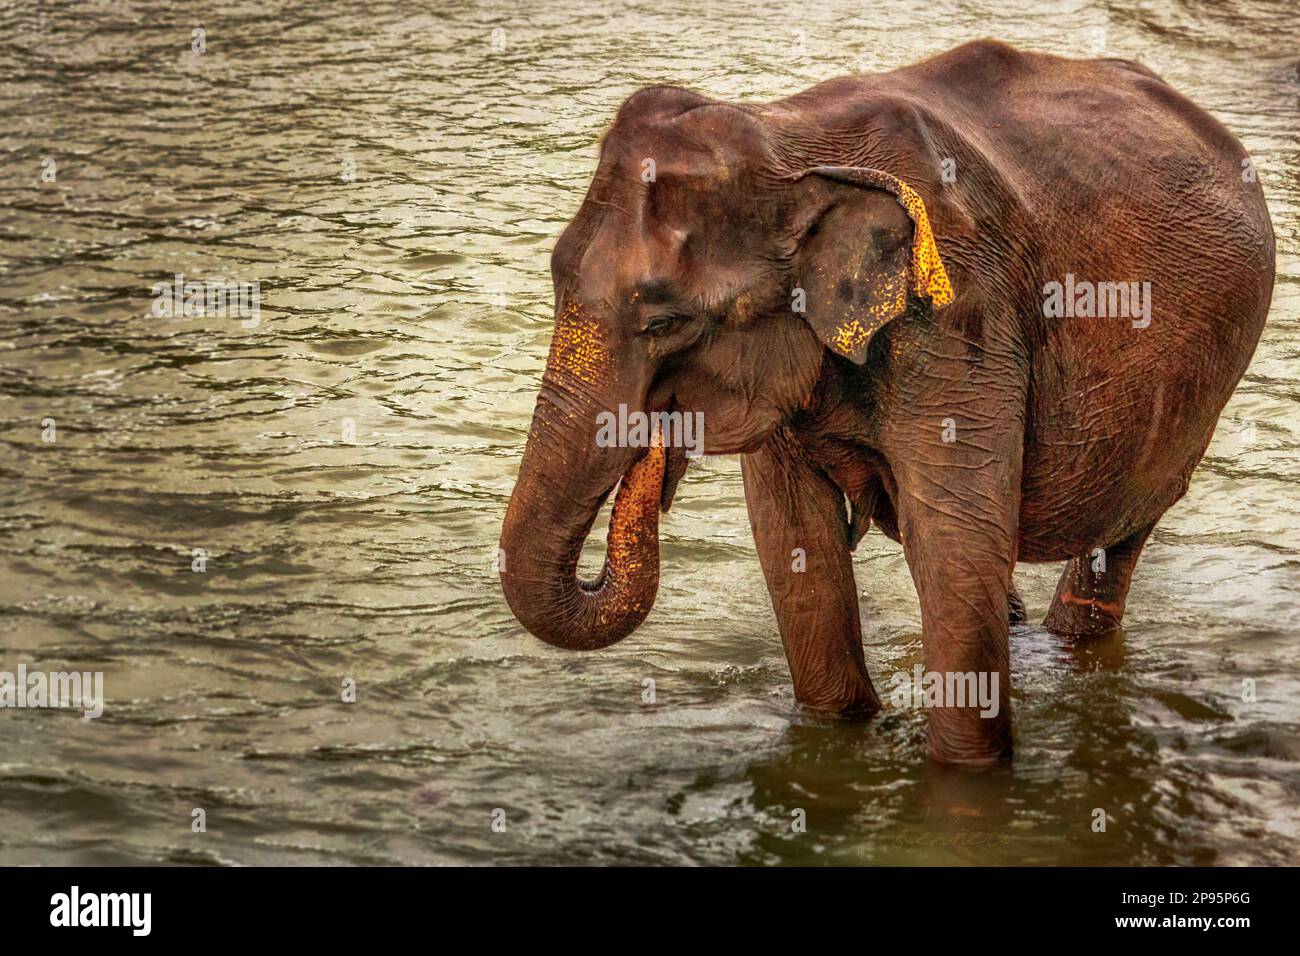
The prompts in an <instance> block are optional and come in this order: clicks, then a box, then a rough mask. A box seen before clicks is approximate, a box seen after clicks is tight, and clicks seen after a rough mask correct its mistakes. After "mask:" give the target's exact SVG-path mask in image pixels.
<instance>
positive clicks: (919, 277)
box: [863, 169, 953, 309]
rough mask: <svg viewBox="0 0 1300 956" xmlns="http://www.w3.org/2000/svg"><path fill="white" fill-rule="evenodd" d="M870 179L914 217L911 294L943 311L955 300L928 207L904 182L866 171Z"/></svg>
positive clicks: (879, 172) (876, 170) (887, 175)
mask: <svg viewBox="0 0 1300 956" xmlns="http://www.w3.org/2000/svg"><path fill="white" fill-rule="evenodd" d="M863 173H864V174H865V175H866V176H867V178H868V179H870V180H872V181H873V182H875V183H877V184H878V185H880V186H881V187H882V188H884V189H888V190H889V191H890V192H892V193H893V194H894V195H896V196H897V197H898V201H899V202H900V203H902V205H903V208H904V209H906V210H907V214H908V215H909V216H911V217H912V223H913V224H914V226H915V228H914V229H913V230H912V291H913V292H914V293H915V294H916V295H917V296H918V297H921V298H925V297H927V296H928V297H929V299H930V301H931V302H932V303H933V304H934V307H935V308H936V309H941V308H943V307H944V306H945V305H947V304H948V303H949V302H951V301H952V299H953V294H952V283H951V282H950V281H949V280H948V271H947V270H946V269H944V267H943V260H942V259H940V258H939V247H938V246H936V245H935V242H934V232H933V230H932V229H931V228H930V217H929V216H927V215H926V212H925V203H924V202H922V201H921V197H920V196H919V195H917V192H916V190H915V189H913V188H912V187H911V186H909V185H907V183H905V182H903V181H902V180H901V179H898V178H896V177H894V176H891V175H889V174H888V173H885V172H881V171H880V170H878V169H868V170H863Z"/></svg>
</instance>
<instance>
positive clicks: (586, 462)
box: [501, 40, 1274, 765]
mask: <svg viewBox="0 0 1300 956" xmlns="http://www.w3.org/2000/svg"><path fill="white" fill-rule="evenodd" d="M551 273H552V277H553V284H554V293H555V310H556V317H555V331H554V337H553V340H552V343H551V348H550V354H549V358H548V360H547V365H546V370H545V373H544V374H543V376H542V380H541V389H540V392H539V394H538V397H537V404H536V409H535V411H534V414H533V420H532V427H531V430H530V432H529V435H528V440H527V446H526V448H525V450H524V455H523V461H522V464H521V466H520V469H519V476H518V480H517V483H516V485H515V488H514V492H513V494H512V496H511V499H510V504H509V507H508V509H507V512H506V516H505V523H504V527H503V530H502V536H501V547H502V549H503V553H504V554H505V556H506V557H507V559H508V560H507V562H506V564H505V567H504V573H503V574H502V575H501V581H502V584H503V587H504V590H505V596H506V599H507V601H508V602H509V605H510V607H511V609H512V610H513V612H514V614H515V615H516V616H517V617H518V619H519V621H520V622H521V623H522V624H523V625H524V626H525V627H526V628H527V629H528V630H530V631H531V632H532V633H533V634H535V635H536V636H537V637H539V638H541V639H542V640H544V641H546V642H548V643H550V644H554V645H557V646H559V647H565V648H580V649H587V648H599V647H604V646H607V645H609V644H612V643H614V642H615V641H618V640H621V639H622V638H624V637H625V636H627V635H628V634H629V633H630V632H631V631H632V630H634V629H635V628H636V627H637V626H638V625H639V624H640V623H641V622H642V621H643V620H644V619H645V617H646V615H647V614H648V613H649V611H650V607H651V605H652V603H653V601H654V597H655V592H656V589H657V586H658V577H659V555H658V521H659V511H660V510H661V509H662V510H667V508H668V506H669V504H670V503H671V500H672V497H673V493H674V489H675V487H676V485H677V482H678V480H679V479H680V478H681V475H682V473H683V471H684V469H685V466H686V458H685V457H684V456H683V449H682V448H681V447H677V446H674V445H673V442H672V441H671V440H668V441H665V440H664V439H663V438H660V439H657V440H655V441H646V440H638V441H630V440H629V441H624V442H622V443H619V442H610V441H605V442H601V441H598V440H597V435H598V418H599V416H600V415H601V414H602V412H606V413H612V412H614V411H617V412H618V413H619V414H620V415H624V416H626V415H628V414H632V413H641V414H642V415H643V416H644V415H647V414H652V415H658V414H660V413H666V414H668V415H671V414H672V413H675V412H681V413H697V412H698V413H702V416H703V418H702V421H703V423H704V425H705V426H706V427H705V432H704V441H703V450H704V452H705V453H707V454H710V455H723V454H739V455H741V456H742V458H741V462H742V471H743V476H744V485H745V494H746V498H747V502H748V510H749V517H750V522H751V524H752V527H753V533H754V540H755V543H756V545H757V549H758V555H759V560H760V562H761V564H762V568H763V573H764V576H765V578H766V582H767V586H768V589H769V591H770V593H771V598H772V604H773V607H774V609H775V612H776V618H777V623H778V625H779V628H780V633H781V640H782V643H783V646H784V649H785V654H786V657H787V660H788V662H789V667H790V674H791V677H792V678H793V683H794V696H795V698H796V700H797V701H798V702H799V703H801V704H802V705H804V706H806V707H808V708H811V709H814V710H817V711H823V712H830V713H834V714H846V715H847V714H870V713H871V712H873V711H875V710H876V709H878V707H879V706H880V702H879V698H878V696H877V693H876V691H875V690H874V689H873V687H872V683H871V679H870V677H869V676H868V674H867V668H866V666H865V662H864V655H863V648H862V635H861V625H860V622H859V615H858V591H857V586H856V584H855V582H854V575H853V566H852V561H851V552H852V551H853V549H854V548H855V546H856V545H857V543H858V541H859V540H860V539H861V537H862V536H863V534H865V533H866V531H867V529H868V526H869V524H870V523H872V522H874V523H875V525H876V526H877V527H878V528H879V529H880V530H881V531H882V532H884V534H886V535H888V536H889V537H890V538H892V539H894V540H895V541H899V542H901V544H902V547H903V552H904V555H905V557H906V560H907V564H908V567H909V568H910V571H911V575H912V579H913V582H914V584H915V586H916V591H917V594H918V597H919V599H920V608H921V626H922V633H923V643H924V657H925V669H926V671H927V672H934V673H938V674H943V675H951V674H959V675H960V674H969V673H972V672H973V673H976V674H989V675H997V676H998V677H999V678H1000V680H999V682H998V685H997V686H998V688H999V690H998V703H999V706H998V707H996V708H992V709H995V710H996V714H994V715H989V714H988V713H987V712H983V714H982V712H981V710H980V708H979V707H978V706H976V705H975V704H974V703H973V702H972V701H969V700H968V701H966V702H965V704H964V705H963V704H962V703H961V702H959V701H954V700H951V699H946V700H944V701H943V702H942V704H941V706H938V707H935V708H934V709H933V710H932V711H931V712H930V713H929V714H928V740H929V750H930V754H931V756H932V757H934V758H935V759H937V760H939V761H941V762H947V763H960V764H975V765H982V764H988V763H993V762H996V761H998V760H1000V759H1004V758H1007V757H1009V756H1010V754H1011V749H1012V741H1011V709H1010V696H1009V693H1010V680H1009V648H1008V628H1009V624H1008V622H1009V618H1011V617H1013V616H1014V615H1015V614H1016V613H1017V612H1019V613H1023V605H1022V604H1020V602H1019V599H1018V597H1017V596H1016V594H1015V591H1014V587H1013V585H1012V570H1013V569H1014V567H1015V565H1016V562H1017V561H1029V562H1046V561H1064V562H1066V567H1065V571H1064V573H1063V574H1062V576H1061V579H1060V583H1059V585H1058V586H1057V589H1056V595H1055V598H1054V599H1053V601H1052V604H1051V607H1050V610H1049V611H1048V614H1047V618H1046V621H1045V624H1046V626H1047V627H1048V628H1049V629H1050V630H1052V631H1054V632H1057V633H1061V634H1069V635H1088V634H1094V633H1098V632H1102V631H1106V630H1109V629H1113V628H1115V627H1116V626H1117V625H1119V623H1120V621H1121V619H1122V617H1123V614H1124V604H1125V599H1126V596H1127V593H1128V589H1129V582H1130V580H1131V578H1132V575H1133V569H1134V566H1135V565H1136V563H1137V560H1138V556H1139V555H1140V553H1141V551H1142V546H1143V543H1144V542H1145V541H1146V539H1147V536H1148V535H1149V534H1150V533H1151V530H1152V527H1153V526H1154V525H1155V523H1156V522H1157V521H1158V520H1159V519H1160V516H1161V515H1162V514H1163V513H1164V512H1165V510H1166V509H1168V508H1169V507H1170V506H1171V505H1172V504H1173V503H1174V502H1176V501H1177V500H1178V499H1179V498H1180V497H1181V496H1182V495H1183V493H1184V492H1185V491H1186V490H1187V485H1188V480H1189V478H1190V476H1191V473H1192V470H1193V469H1194V468H1195V467H1196V464H1197V462H1198V461H1199V460H1200V458H1201V456H1202V455H1203V454H1204V452H1205V449H1206V446H1207V444H1208V443H1209V441H1210V437H1211V435H1212V433H1213V432H1214V428H1215V424H1216V422H1217V420H1218V416H1219V413H1220V411H1221V410H1222V409H1223V407H1224V404H1225V403H1226V401H1227V399H1228V397H1229V395H1230V394H1231V392H1232V390H1233V387H1234V386H1235V384H1236V383H1237V381H1238V379H1240V377H1241V375H1242V373H1243V372H1244V370H1245V369H1246V366H1247V363H1248V362H1249V361H1250V357H1251V354H1252V353H1253V351H1254V349H1255V345H1256V342H1257V340H1258V339H1259V336H1260V333H1261V330H1262V328H1263V325H1264V319H1265V315H1266V314H1267V312H1268V308H1269V301H1270V298H1271V295H1272V287H1273V276H1274V239H1273V230H1272V225H1271V223H1270V220H1269V214H1268V210H1267V208H1266V206H1265V202H1264V197H1263V195H1262V192H1261V188H1260V186H1259V184H1258V182H1257V181H1256V177H1255V175H1254V170H1253V167H1252V166H1251V164H1250V161H1249V159H1248V158H1247V156H1246V153H1245V151H1244V150H1243V148H1242V146H1241V144H1240V143H1239V142H1238V141H1237V139H1236V138H1235V137H1234V136H1233V135H1232V134H1231V133H1230V132H1229V131H1228V130H1227V129H1226V128H1224V126H1223V125H1222V124H1220V123H1219V122H1218V121H1217V120H1215V119H1214V118H1213V117H1212V116H1210V115H1209V114H1208V113H1206V112H1205V111H1203V110H1201V109H1200V108H1198V107H1197V106H1196V105H1194V104H1193V103H1191V102H1190V101H1188V100H1187V99H1185V98H1184V97H1183V96H1181V95H1179V94H1178V93H1177V92H1175V91H1174V90H1173V89H1172V88H1170V87H1169V86H1168V85H1167V84H1166V83H1165V82H1163V81H1162V80H1161V79H1160V78H1159V77H1158V76H1156V75H1155V74H1153V73H1152V72H1151V71H1150V70H1148V69H1146V68H1145V67H1143V66H1141V65H1139V64H1137V63H1133V62H1129V61H1126V60H1119V59H1096V60H1074V59H1064V58H1061V57H1056V56H1049V55H1044V54H1038V53H1027V52H1022V51H1019V50H1016V49H1014V48H1012V47H1010V46H1008V45H1006V44H1004V43H1000V42H995V41H990V40H984V41H979V42H975V43H968V44H965V45H963V46H960V47H957V48H956V49H953V50H950V51H949V52H947V53H944V54H942V55H939V56H936V57H934V58H932V59H928V60H925V61H923V62H920V63H916V64H914V65H911V66H907V67H904V68H902V69H898V70H894V71H892V72H888V73H883V74H879V75H872V76H851V77H843V78H839V79H834V80H830V81H827V82H825V83H821V84H819V85H818V86H815V87H813V88H812V89H810V90H807V91H805V92H803V93H799V94H797V95H795V96H792V97H790V98H788V99H784V100H779V101H777V102H773V103H744V104H734V103H722V102H716V101H713V100H710V99H707V98H705V97H704V96H700V95H697V94H695V93H692V92H688V91H687V90H684V89H680V88H677V87H672V86H656V87H650V88H647V89H643V90H640V91H639V92H637V93H635V94H633V95H632V96H631V97H629V98H628V99H627V100H626V101H625V102H624V103H623V105H622V107H621V108H620V109H619V111H618V115H617V117H616V118H615V120H614V122H613V125H612V127H611V128H610V129H609V131H608V132H607V134H606V135H605V136H604V139H603V141H602V144H601V149H600V157H599V161H598V165H597V168H596V171H595V175H594V178H593V180H592V183H591V186H590V188H589V190H588V192H587V195H586V199H585V200H584V201H583V203H582V205H581V208H579V209H578V212H577V214H576V215H575V216H574V218H573V221H572V222H571V223H569V225H568V227H567V228H566V229H565V230H564V232H563V234H562V235H561V236H560V238H559V240H558V242H557V243H556V246H555V249H554V253H553V255H552V257H551ZM661 420H662V421H663V422H664V423H665V424H669V425H670V424H671V419H670V418H662V419H661ZM671 437H672V436H671V435H669V436H667V438H668V439H671ZM665 445H668V446H669V447H666V448H665V447H664V446H665ZM620 480H621V482H622V484H621V486H620V488H619V493H618V495H617V496H616V500H615V505H614V513H613V517H612V518H611V524H610V532H609V539H608V551H607V557H606V561H605V566H604V569H603V570H602V572H601V573H600V575H599V577H598V578H597V579H596V580H594V581H590V582H588V581H583V580H579V579H578V578H577V575H576V569H577V563H578V557H579V553H580V550H581V548H582V544H583V541H584V539H585V538H586V536H587V534H588V532H589V531H590V529H591V527H592V524H593V522H594V520H595V518H596V515H597V513H598V511H599V510H600V508H601V507H602V505H603V503H604V502H605V501H606V499H607V497H608V496H609V495H610V493H611V492H612V491H613V489H614V487H615V485H617V484H618V483H619V482H620ZM1099 558H1100V560H1099Z"/></svg>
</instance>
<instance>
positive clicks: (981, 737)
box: [927, 710, 1012, 770]
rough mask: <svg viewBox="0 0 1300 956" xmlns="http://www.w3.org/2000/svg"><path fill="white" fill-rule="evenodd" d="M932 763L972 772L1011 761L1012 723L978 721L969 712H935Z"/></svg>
mask: <svg viewBox="0 0 1300 956" xmlns="http://www.w3.org/2000/svg"><path fill="white" fill-rule="evenodd" d="M927 738H928V740H927V742H928V750H929V754H930V759H931V760H933V761H935V762H936V763H941V764H945V765H947V766H952V767H963V768H968V769H975V770H980V769H987V768H989V767H995V766H997V765H999V764H1001V763H1005V762H1006V761H1008V760H1010V759H1011V756H1012V745H1011V721H1010V720H1008V719H1006V718H1005V716H999V717H997V718H992V719H988V720H986V719H983V718H976V717H975V716H974V715H973V714H972V713H971V712H969V711H959V710H932V711H930V724H929V728H928V733H927Z"/></svg>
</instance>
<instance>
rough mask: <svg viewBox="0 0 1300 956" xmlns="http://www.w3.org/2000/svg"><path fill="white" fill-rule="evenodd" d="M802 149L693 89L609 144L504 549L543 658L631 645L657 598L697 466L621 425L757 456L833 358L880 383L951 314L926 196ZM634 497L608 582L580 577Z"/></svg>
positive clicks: (513, 601)
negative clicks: (626, 641)
mask: <svg viewBox="0 0 1300 956" xmlns="http://www.w3.org/2000/svg"><path fill="white" fill-rule="evenodd" d="M805 139H806V138H805ZM812 140H813V141H815V140H816V138H815V137H813V138H812ZM798 141H799V138H798V137H796V136H792V135H790V134H789V133H788V131H785V130H783V129H782V128H781V125H780V122H779V120H778V119H774V118H773V117H772V116H770V115H768V113H767V112H766V111H765V110H764V108H762V107H754V108H750V107H740V106H733V105H727V104H720V103H715V102H713V101H710V100H707V99H705V98H703V97H700V96H697V95H695V94H692V93H689V92H687V91H685V90H681V89H676V88H672V87H654V88H651V89H648V90H642V91H641V92H639V93H637V94H635V95H633V96H632V97H630V98H629V99H628V100H627V101H626V102H625V103H624V104H623V106H622V108H621V109H620V111H619V114H618V117H617V118H616V120H615V122H614V125H613V126H612V128H611V129H610V131H609V132H608V134H607V135H606V136H605V138H604V140H603V143H602V146H601V152H600V159H599V163H598V166H597V169H596V173H595V176H594V178H593V181H592V184H591V187H590V189H589V191H588V193H587V196H586V199H585V200H584V202H583V204H582V206H581V208H580V209H579V210H578V213H577V215H576V216H575V217H574V219H573V221H572V222H571V223H570V224H569V225H568V227H567V228H566V229H565V230H564V232H563V234H562V235H561V237H560V239H559V241H558V242H557V244H556V246H555V249H554V252H553V254H552V257H551V274H552V280H553V284H554V293H555V309H556V314H555V332H554V337H553V339H552V343H551V349H550V355H549V357H548V359H547V364H546V370H545V373H544V374H543V376H542V383H541V389H540V392H539V394H538V397H537V404H536V408H535V411H534V413H533V420H532V427H531V429H530V432H529V435H528V441H527V446H526V448H525V451H524V457H523V462H522V464H521V466H520V469H519V477H518V481H517V483H516V485H515V489H514V492H513V494H512V496H511V499H510V505H509V508H508V509H507V512H506V518H505V524H504V527H503V531H502V537H501V547H502V551H503V554H504V556H505V558H506V560H505V562H504V565H503V568H502V575H501V580H502V585H503V588H504V590H505V595H506V599H507V601H508V602H509V605H510V607H511V609H512V610H513V611H514V613H515V615H516V617H518V619H519V620H520V622H521V623H522V624H523V625H524V626H525V627H526V628H528V630H530V631H531V632H532V633H533V634H535V635H536V636H537V637H539V638H541V639H542V640H544V641H546V642H548V643H550V644H554V645H557V646H560V647H566V648H584V649H585V648H598V647H604V646H607V645H609V644H612V643H614V642H616V641H618V640H621V639H622V638H623V637H625V636H626V635H627V634H629V633H631V631H632V630H634V629H635V628H636V627H637V626H638V625H640V623H641V622H642V621H643V620H644V619H645V616H646V615H647V614H648V613H649V611H650V607H651V605H652V604H653V601H654V597H655V593H656V590H657V588H658V579H659V546H658V514H659V510H660V508H661V507H662V508H663V509H664V510H666V509H667V506H668V504H669V503H670V502H671V499H672V495H673V491H674V487H675V484H676V482H677V480H678V479H679V478H680V477H681V474H682V472H683V471H684V468H685V460H684V458H683V451H684V449H682V448H681V447H678V446H676V445H674V443H673V442H672V441H671V438H672V437H673V436H666V437H667V438H668V439H670V440H669V441H667V442H666V444H667V445H668V447H664V446H663V444H655V443H654V442H653V441H650V440H647V441H638V442H636V443H635V444H634V443H633V442H630V441H629V442H626V443H625V444H626V445H629V446H631V447H619V446H618V444H617V443H610V442H608V441H605V442H601V441H598V440H597V438H598V433H599V418H600V416H601V415H602V413H612V414H621V415H622V416H623V417H625V418H626V417H631V416H633V415H635V414H636V413H641V414H642V415H649V416H654V415H657V414H660V413H667V414H669V415H672V414H673V413H678V412H680V413H682V414H684V415H694V414H695V413H700V414H701V415H702V419H697V420H701V421H702V423H703V425H704V426H706V430H705V432H704V438H703V448H702V451H703V452H705V453H708V454H730V453H743V452H747V451H752V450H755V449H757V448H758V447H759V446H761V445H762V444H763V442H764V441H766V440H767V439H768V438H769V437H770V436H771V435H772V434H773V432H775V431H776V430H777V429H778V428H779V427H781V426H782V425H783V424H784V423H786V422H787V421H789V420H790V418H791V417H792V416H794V415H795V414H796V413H797V412H798V411H799V409H800V408H801V407H803V406H805V405H806V404H807V403H808V402H809V401H810V399H811V397H812V394H813V390H814V387H815V386H816V384H817V381H818V378H819V376H820V374H821V371H822V367H823V362H824V361H841V360H847V361H851V362H855V363H858V364H862V363H863V362H865V361H866V357H867V347H868V344H869V342H870V340H871V337H872V335H873V334H874V333H875V332H876V331H877V330H878V329H880V328H881V327H882V326H883V325H885V324H886V323H887V322H889V321H890V320H891V319H893V318H895V317H897V316H898V315H900V314H902V313H903V312H904V311H905V310H906V309H907V308H908V306H909V303H912V302H916V301H921V302H922V303H926V302H928V303H930V304H932V305H934V306H942V305H943V304H945V303H946V302H947V301H948V300H949V299H950V298H951V295H952V292H951V288H950V286H949V285H948V280H947V276H946V275H945V273H944V268H943V265H942V263H941V262H940V261H939V258H938V253H937V251H936V247H935V243H934V240H933V237H932V236H931V234H930V227H929V224H928V221H927V218H926V213H925V209H924V205H923V204H922V202H921V200H920V198H919V197H918V196H917V194H916V193H915V192H914V191H913V190H912V189H911V188H910V187H909V186H908V185H906V184H905V183H903V182H902V181H900V180H899V179H897V178H895V177H894V176H893V175H891V174H890V173H888V172H885V171H881V170H879V169H872V168H861V167H852V168H850V167H842V166H834V167H832V166H825V165H821V164H819V163H817V162H816V161H815V160H816V159H817V158H818V157H815V156H806V155H803V153H802V152H801V150H800V149H799V148H797V147H796V146H795V145H792V144H794V143H796V142H798ZM826 155H828V152H827V150H826V149H825V147H822V157H825V156H826ZM828 351H829V352H830V353H834V354H835V355H838V356H841V357H842V358H841V359H828V358H827V354H828ZM644 437H645V438H647V439H649V438H650V437H651V436H650V435H646V436H644ZM696 450H700V449H698V448H697V449H696ZM620 481H621V485H620V488H619V493H618V496H617V497H616V500H615V505H614V513H613V517H612V519H611V523H610V532H609V538H608V547H607V556H606V560H605V565H604V568H603V570H602V571H601V573H600V575H599V576H598V577H597V578H596V579H595V580H594V581H583V580H579V579H578V577H577V564H578V558H579V554H580V552H581V550H582V545H583V542H584V540H585V539H586V537H587V534H588V532H589V531H590V529H591V527H592V525H593V523H594V521H595V518H596V516H597V514H598V512H599V510H600V508H601V507H602V505H603V504H604V502H605V500H606V499H607V498H608V496H609V494H610V493H611V492H612V491H613V489H614V487H615V485H616V484H619V483H620Z"/></svg>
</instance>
